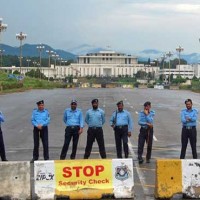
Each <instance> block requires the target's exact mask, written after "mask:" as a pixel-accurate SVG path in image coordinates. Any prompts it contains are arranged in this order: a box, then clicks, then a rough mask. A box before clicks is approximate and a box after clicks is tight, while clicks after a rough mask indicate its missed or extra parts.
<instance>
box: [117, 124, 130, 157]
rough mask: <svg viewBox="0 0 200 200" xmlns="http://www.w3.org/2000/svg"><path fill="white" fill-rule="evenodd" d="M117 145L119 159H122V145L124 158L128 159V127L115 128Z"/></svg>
mask: <svg viewBox="0 0 200 200" xmlns="http://www.w3.org/2000/svg"><path fill="white" fill-rule="evenodd" d="M114 130H115V144H116V150H117V158H122V143H123V148H124V156H125V158H128V154H129V149H128V126H124V127H121V128H120V127H117V126H116V127H115V129H114Z"/></svg>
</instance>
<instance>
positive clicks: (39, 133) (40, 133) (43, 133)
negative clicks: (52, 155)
mask: <svg viewBox="0 0 200 200" xmlns="http://www.w3.org/2000/svg"><path fill="white" fill-rule="evenodd" d="M40 138H41V140H42V144H43V156H44V160H49V142H48V127H47V126H43V127H42V130H39V129H38V128H37V127H34V129H33V140H34V149H33V159H34V160H38V158H39V144H40V143H39V142H40Z"/></svg>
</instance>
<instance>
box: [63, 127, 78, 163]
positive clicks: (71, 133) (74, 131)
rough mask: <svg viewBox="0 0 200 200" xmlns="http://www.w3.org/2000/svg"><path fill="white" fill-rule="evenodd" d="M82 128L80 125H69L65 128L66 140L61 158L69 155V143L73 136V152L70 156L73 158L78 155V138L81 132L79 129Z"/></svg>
mask: <svg viewBox="0 0 200 200" xmlns="http://www.w3.org/2000/svg"><path fill="white" fill-rule="evenodd" d="M79 130H80V127H79V126H68V127H66V129H65V141H64V145H63V148H62V151H61V154H60V159H61V160H64V159H65V157H66V155H67V151H68V148H69V144H70V142H71V139H72V138H73V144H72V153H71V156H70V158H71V159H75V157H76V150H77V145H78V140H79V134H78V131H79Z"/></svg>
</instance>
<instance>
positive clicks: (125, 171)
mask: <svg viewBox="0 0 200 200" xmlns="http://www.w3.org/2000/svg"><path fill="white" fill-rule="evenodd" d="M129 176H130V170H129V168H128V166H127V165H122V166H117V167H116V168H115V178H116V179H118V180H120V181H124V180H126V179H128V178H129Z"/></svg>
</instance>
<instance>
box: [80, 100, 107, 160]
mask: <svg viewBox="0 0 200 200" xmlns="http://www.w3.org/2000/svg"><path fill="white" fill-rule="evenodd" d="M91 103H92V108H91V109H89V110H88V111H87V112H86V116H85V122H86V123H87V124H88V130H87V144H86V148H85V154H84V159H88V158H89V156H90V153H91V150H92V145H93V142H94V141H95V139H96V141H97V143H98V146H99V153H100V155H101V158H106V151H105V145H104V136H103V129H102V126H103V124H104V123H105V113H104V111H103V110H102V109H100V108H98V103H99V101H98V99H93V100H92V102H91Z"/></svg>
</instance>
